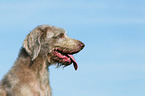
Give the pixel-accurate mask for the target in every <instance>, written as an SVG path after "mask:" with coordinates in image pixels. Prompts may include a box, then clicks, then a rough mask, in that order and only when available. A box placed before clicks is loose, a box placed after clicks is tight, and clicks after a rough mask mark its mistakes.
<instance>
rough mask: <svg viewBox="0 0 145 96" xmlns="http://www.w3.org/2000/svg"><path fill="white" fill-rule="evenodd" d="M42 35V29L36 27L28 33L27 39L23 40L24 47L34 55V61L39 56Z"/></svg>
mask: <svg viewBox="0 0 145 96" xmlns="http://www.w3.org/2000/svg"><path fill="white" fill-rule="evenodd" d="M41 36H42V32H41V30H39V29H38V28H36V29H34V30H33V31H32V32H31V33H29V34H28V36H27V37H26V39H25V40H24V42H23V47H24V48H25V49H26V51H27V52H28V53H29V55H30V56H31V57H32V61H33V60H34V59H36V58H37V56H38V55H39V52H40V49H41V42H40V38H41Z"/></svg>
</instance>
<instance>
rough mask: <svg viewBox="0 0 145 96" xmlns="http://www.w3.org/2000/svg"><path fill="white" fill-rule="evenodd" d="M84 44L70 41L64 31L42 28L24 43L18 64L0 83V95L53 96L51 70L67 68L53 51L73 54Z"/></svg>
mask: <svg viewBox="0 0 145 96" xmlns="http://www.w3.org/2000/svg"><path fill="white" fill-rule="evenodd" d="M83 47H84V44H83V43H81V42H80V41H78V40H75V39H71V38H69V37H68V36H67V35H66V33H65V30H64V29H61V28H58V27H55V26H50V25H40V26H38V27H36V28H35V29H34V30H33V31H32V32H31V33H30V34H28V36H27V37H26V39H25V40H24V43H23V47H22V48H21V50H20V53H19V56H18V58H17V61H16V62H15V64H14V66H13V67H12V68H11V70H10V71H9V72H8V73H7V74H6V75H5V77H4V78H3V79H2V81H1V83H0V96H51V88H50V85H49V71H48V67H49V66H50V65H51V64H56V63H57V64H58V66H68V65H70V64H71V63H72V62H67V61H63V60H62V59H61V58H58V57H57V56H55V55H54V50H58V49H59V50H60V51H62V52H63V53H70V54H74V53H77V52H79V51H80V50H81V49H82V48H83Z"/></svg>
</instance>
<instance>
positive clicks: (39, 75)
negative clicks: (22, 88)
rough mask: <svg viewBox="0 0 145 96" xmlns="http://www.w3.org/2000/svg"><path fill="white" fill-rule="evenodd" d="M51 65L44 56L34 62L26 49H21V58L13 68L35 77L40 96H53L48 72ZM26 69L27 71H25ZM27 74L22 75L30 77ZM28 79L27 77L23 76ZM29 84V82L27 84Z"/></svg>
mask: <svg viewBox="0 0 145 96" xmlns="http://www.w3.org/2000/svg"><path fill="white" fill-rule="evenodd" d="M48 67H49V65H48V64H47V59H46V58H44V57H43V56H38V57H37V58H36V59H35V60H34V61H32V60H31V56H30V55H29V54H28V53H27V52H26V50H25V49H24V48H21V51H20V53H19V57H18V59H17V61H16V63H15V65H14V67H13V69H16V68H19V70H21V71H24V72H26V70H27V72H28V73H31V74H29V75H30V76H31V75H33V76H31V77H35V78H33V79H36V80H37V81H36V82H37V84H38V85H39V86H38V87H39V88H36V89H39V90H38V91H39V95H40V96H47V95H48V96H51V89H50V85H49V72H48ZM24 69H25V70H24ZM28 73H27V74H21V73H17V74H20V75H28ZM34 75H35V76H34ZM23 77H27V76H23ZM25 83H27V84H29V80H28V81H27V80H26V82H25Z"/></svg>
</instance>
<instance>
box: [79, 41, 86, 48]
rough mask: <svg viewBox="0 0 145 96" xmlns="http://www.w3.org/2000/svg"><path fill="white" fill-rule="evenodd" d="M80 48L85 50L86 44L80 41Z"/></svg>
mask: <svg viewBox="0 0 145 96" xmlns="http://www.w3.org/2000/svg"><path fill="white" fill-rule="evenodd" d="M79 46H80V47H81V49H83V48H84V47H85V44H84V43H82V42H81V41H79Z"/></svg>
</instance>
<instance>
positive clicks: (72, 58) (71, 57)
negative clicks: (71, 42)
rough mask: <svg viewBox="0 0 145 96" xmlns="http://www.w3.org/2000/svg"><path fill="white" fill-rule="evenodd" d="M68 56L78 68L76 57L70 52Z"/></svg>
mask: <svg viewBox="0 0 145 96" xmlns="http://www.w3.org/2000/svg"><path fill="white" fill-rule="evenodd" d="M68 56H69V57H70V59H71V60H72V62H73V65H74V68H75V70H77V69H78V64H77V62H76V60H75V58H74V57H73V56H72V55H70V54H68Z"/></svg>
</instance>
